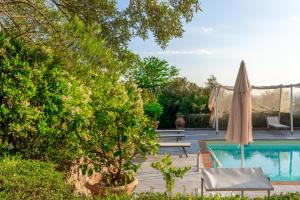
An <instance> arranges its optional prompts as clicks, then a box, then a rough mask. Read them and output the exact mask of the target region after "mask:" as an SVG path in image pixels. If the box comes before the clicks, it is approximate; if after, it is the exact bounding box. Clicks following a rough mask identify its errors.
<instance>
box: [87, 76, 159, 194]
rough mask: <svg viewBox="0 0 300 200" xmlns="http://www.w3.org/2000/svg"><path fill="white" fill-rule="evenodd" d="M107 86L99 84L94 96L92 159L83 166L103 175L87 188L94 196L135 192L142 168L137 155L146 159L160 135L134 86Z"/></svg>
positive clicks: (90, 137) (89, 145)
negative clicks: (152, 124)
mask: <svg viewBox="0 0 300 200" xmlns="http://www.w3.org/2000/svg"><path fill="white" fill-rule="evenodd" d="M99 81H100V80H99ZM106 87H107V88H105V87H104V85H103V87H99V84H95V88H94V91H93V93H92V96H91V98H92V99H93V101H91V102H92V103H93V105H92V107H93V109H94V111H93V113H94V117H93V119H92V120H91V125H90V128H89V131H90V132H89V134H88V135H87V137H86V138H85V139H84V149H85V154H86V155H87V156H88V157H89V158H90V159H91V160H92V162H91V163H89V164H88V163H86V164H84V165H83V167H82V168H84V171H85V173H88V174H93V173H99V174H101V180H100V181H99V182H98V183H95V184H89V183H87V185H86V187H87V188H88V189H90V191H91V193H92V194H93V195H101V196H105V195H106V194H107V193H116V194H123V193H125V194H131V193H132V192H133V190H134V188H135V187H136V185H137V184H138V181H137V179H136V178H135V173H136V171H137V169H138V168H139V165H138V164H135V163H134V162H133V158H134V157H135V156H136V154H137V153H138V154H139V156H141V157H142V158H145V156H146V155H147V154H148V153H155V152H156V151H157V149H158V145H157V141H156V140H157V139H156V134H155V132H154V130H153V128H152V127H151V123H150V122H149V120H148V118H147V117H146V116H145V115H144V112H143V102H142V100H141V97H140V94H139V91H138V89H137V88H136V87H135V86H134V85H125V83H114V84H113V85H111V86H107V84H106ZM90 164H92V166H90Z"/></svg>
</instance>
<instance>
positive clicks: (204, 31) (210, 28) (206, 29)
mask: <svg viewBox="0 0 300 200" xmlns="http://www.w3.org/2000/svg"><path fill="white" fill-rule="evenodd" d="M200 30H201V31H202V32H203V33H210V32H213V31H214V30H215V29H214V28H212V27H205V26H202V27H201V28H200Z"/></svg>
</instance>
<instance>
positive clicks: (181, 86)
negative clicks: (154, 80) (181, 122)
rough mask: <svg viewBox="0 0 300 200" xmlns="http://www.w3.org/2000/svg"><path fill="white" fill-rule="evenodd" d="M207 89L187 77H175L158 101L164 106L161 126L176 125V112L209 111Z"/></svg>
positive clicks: (185, 113) (184, 113)
mask: <svg viewBox="0 0 300 200" xmlns="http://www.w3.org/2000/svg"><path fill="white" fill-rule="evenodd" d="M208 98H209V94H208V93H207V90H206V89H204V88H202V87H199V86H198V85H196V84H195V83H191V82H189V81H187V79H186V78H175V79H173V80H172V81H171V82H170V83H168V84H167V85H166V86H165V87H164V89H163V90H162V91H161V93H160V95H159V97H158V101H159V103H160V104H161V105H162V106H163V107H164V113H163V114H162V116H161V118H160V122H161V123H160V127H162V128H170V127H175V124H174V122H175V120H176V114H177V113H178V112H180V113H182V114H183V115H185V116H186V115H188V114H191V113H207V112H209V111H208V108H207V102H208Z"/></svg>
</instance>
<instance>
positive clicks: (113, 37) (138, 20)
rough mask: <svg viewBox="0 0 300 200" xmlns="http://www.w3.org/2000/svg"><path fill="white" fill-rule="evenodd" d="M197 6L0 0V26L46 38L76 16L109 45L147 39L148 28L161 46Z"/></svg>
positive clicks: (190, 1) (141, 0)
mask: <svg viewBox="0 0 300 200" xmlns="http://www.w3.org/2000/svg"><path fill="white" fill-rule="evenodd" d="M119 3H121V4H122V7H123V6H124V2H122V1H121V2H119ZM200 10H201V9H200V3H199V1H198V0H185V1H181V0H168V1H158V0H155V1H148V0H131V1H129V3H128V5H127V6H124V8H123V9H118V5H117V2H116V1H114V0H102V1H94V0H86V1H81V0H38V1H36V0H18V1H17V0H1V1H0V13H1V16H2V17H1V19H0V26H1V29H2V30H3V31H5V32H6V33H7V34H8V33H12V34H17V35H18V36H23V37H26V38H28V39H34V40H37V39H39V40H45V39H46V40H47V39H48V37H51V35H52V34H54V33H55V32H57V26H59V24H60V23H59V22H62V21H69V20H72V19H73V18H74V17H75V16H78V17H79V18H80V19H81V20H82V21H83V22H84V23H85V24H88V25H91V24H94V25H97V26H99V27H100V28H101V30H102V31H101V32H100V33H98V36H99V37H100V38H102V39H104V38H105V39H106V41H107V44H108V45H109V46H110V47H111V48H113V49H118V48H120V47H121V46H122V47H126V46H127V44H128V42H129V41H130V39H131V38H132V37H134V36H139V37H141V38H143V39H147V38H148V35H149V32H153V35H154V38H155V40H156V42H157V43H158V44H159V45H161V46H162V47H165V46H166V45H167V43H168V42H169V41H170V40H171V39H172V38H175V37H181V36H182V34H183V32H184V30H183V25H182V21H183V20H185V22H190V21H191V20H192V18H193V15H194V13H195V12H197V11H200Z"/></svg>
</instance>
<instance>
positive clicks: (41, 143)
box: [0, 34, 91, 161]
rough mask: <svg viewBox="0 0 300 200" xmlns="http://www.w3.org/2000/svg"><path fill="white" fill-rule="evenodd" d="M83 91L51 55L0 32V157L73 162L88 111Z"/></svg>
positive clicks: (87, 101)
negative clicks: (5, 155)
mask: <svg viewBox="0 0 300 200" xmlns="http://www.w3.org/2000/svg"><path fill="white" fill-rule="evenodd" d="M87 93H88V90H87V89H86V88H85V87H84V86H82V85H81V84H80V82H78V81H76V80H75V78H74V77H72V76H71V75H70V74H68V73H67V72H66V71H65V70H64V69H63V66H62V65H61V64H60V62H59V60H58V59H56V58H55V57H53V56H52V55H51V54H49V53H47V52H45V51H43V50H42V49H38V48H29V47H26V46H25V45H24V44H23V43H22V42H20V41H18V40H15V39H11V38H9V37H5V36H4V35H1V34H0V116H1V117H0V141H1V142H0V148H1V153H4V152H6V153H10V154H14V153H18V154H20V155H22V156H23V157H26V158H34V159H42V160H54V161H68V160H72V159H73V158H74V157H76V155H77V154H78V152H79V147H80V142H79V140H78V135H84V134H85V132H86V127H87V125H88V118H89V116H90V113H91V112H90V108H89V104H88V103H89V97H88V95H87Z"/></svg>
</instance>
